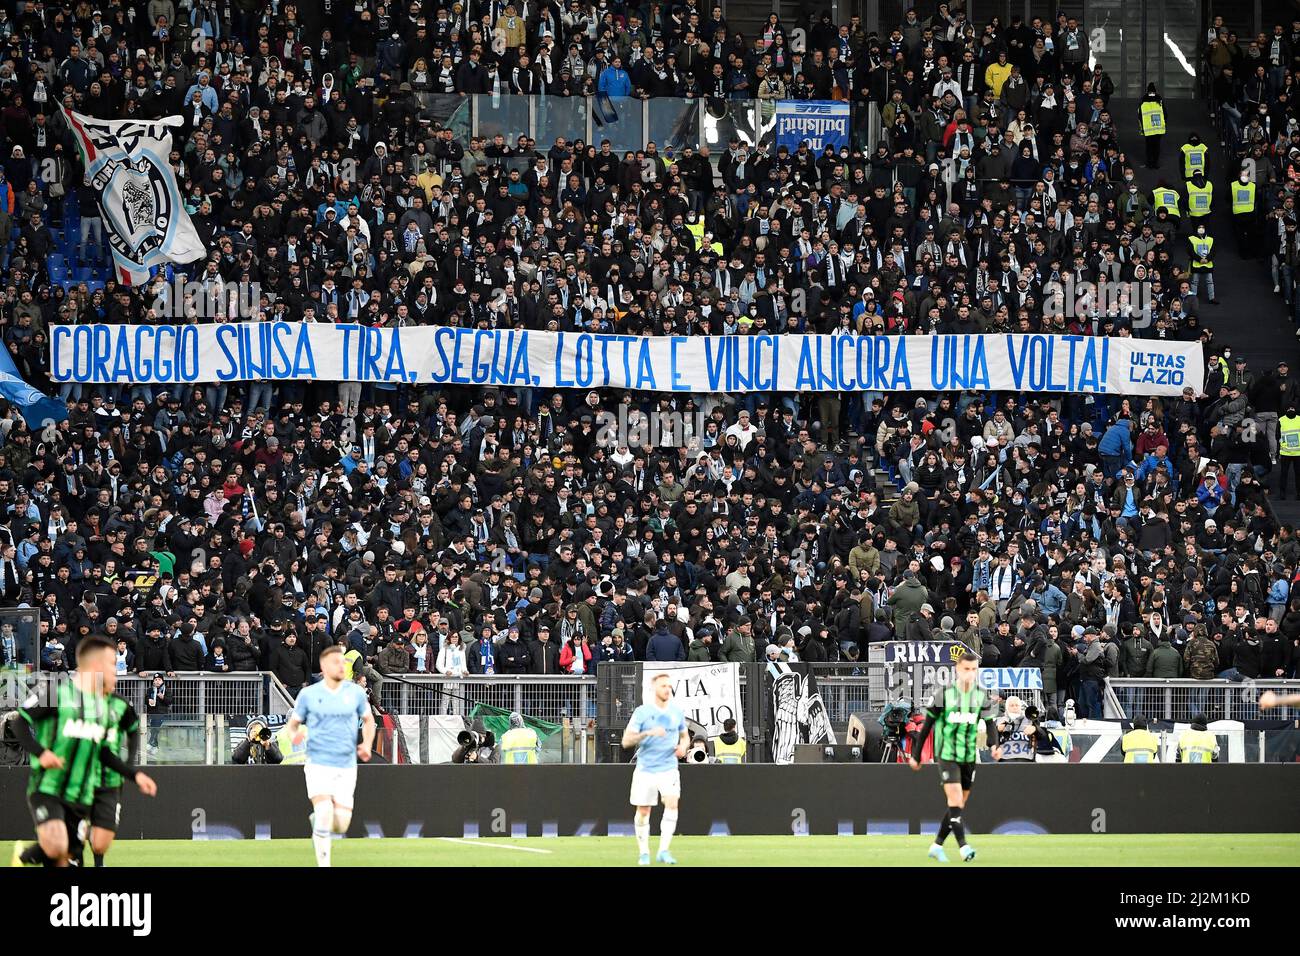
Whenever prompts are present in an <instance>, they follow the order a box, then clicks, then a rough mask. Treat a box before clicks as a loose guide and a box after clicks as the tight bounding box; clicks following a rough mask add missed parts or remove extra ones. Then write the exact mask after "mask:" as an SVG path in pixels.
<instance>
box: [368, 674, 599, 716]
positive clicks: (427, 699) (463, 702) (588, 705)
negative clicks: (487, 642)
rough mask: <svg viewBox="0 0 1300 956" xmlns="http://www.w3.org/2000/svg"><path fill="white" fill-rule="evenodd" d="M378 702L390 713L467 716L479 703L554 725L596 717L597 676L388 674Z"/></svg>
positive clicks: (380, 690)
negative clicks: (569, 720) (566, 720)
mask: <svg viewBox="0 0 1300 956" xmlns="http://www.w3.org/2000/svg"><path fill="white" fill-rule="evenodd" d="M379 702H380V704H381V705H382V706H383V708H384V710H386V711H387V712H388V713H390V714H410V715H416V716H440V715H452V716H456V717H468V716H470V715H471V714H472V713H473V712H474V709H475V707H476V706H478V705H482V706H483V707H489V708H495V709H497V710H504V711H518V712H519V713H521V714H527V715H528V716H529V717H534V718H536V719H538V720H545V721H547V722H549V723H553V724H558V723H560V722H561V721H563V720H565V719H566V718H568V719H572V720H578V719H583V720H586V719H589V718H594V717H595V716H596V678H595V677H573V676H569V675H567V674H566V675H555V676H541V675H528V676H526V677H524V676H521V677H515V676H513V675H508V674H496V675H493V676H490V677H489V676H484V675H481V674H478V675H472V676H466V677H443V676H441V675H437V674H389V675H386V676H385V677H384V679H383V683H382V684H381V685H380V687H379Z"/></svg>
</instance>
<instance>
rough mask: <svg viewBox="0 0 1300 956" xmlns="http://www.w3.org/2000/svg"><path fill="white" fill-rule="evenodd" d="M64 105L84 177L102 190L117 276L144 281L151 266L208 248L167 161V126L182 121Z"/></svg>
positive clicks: (186, 257)
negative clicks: (123, 116) (103, 115)
mask: <svg viewBox="0 0 1300 956" xmlns="http://www.w3.org/2000/svg"><path fill="white" fill-rule="evenodd" d="M59 108H60V109H61V110H63V116H64V118H65V119H66V120H67V121H68V126H69V127H70V128H71V129H72V138H73V140H74V141H75V142H76V144H77V149H78V150H79V151H80V152H81V160H82V162H83V163H84V164H85V167H86V182H87V183H88V184H89V185H91V186H93V187H94V189H95V190H96V191H97V192H98V193H99V208H100V212H101V214H102V218H103V223H104V232H105V233H106V234H107V236H108V243H109V246H110V247H111V248H112V250H113V262H114V264H115V266H116V272H117V275H116V278H117V281H119V282H121V283H122V284H123V285H140V284H141V283H143V282H144V281H145V280H146V279H148V278H149V269H150V267H152V266H157V265H162V264H163V263H165V262H191V261H193V260H194V259H199V258H202V257H203V256H204V255H205V254H206V250H205V249H204V248H203V242H202V240H201V239H199V234H198V232H196V231H195V229H194V223H193V222H191V221H190V216H189V213H187V212H186V211H185V206H184V203H183V200H182V197H181V193H180V188H179V187H178V186H177V184H176V173H175V172H173V170H172V168H171V166H170V165H169V164H170V160H171V151H172V134H171V132H170V130H169V127H173V126H182V125H184V120H182V119H181V118H180V117H179V116H168V117H165V118H163V119H157V120H101V119H95V117H93V116H83V115H81V114H80V113H74V112H72V111H71V110H67V109H63V107H59ZM88 213H89V210H83V211H82V214H83V215H87V214H88Z"/></svg>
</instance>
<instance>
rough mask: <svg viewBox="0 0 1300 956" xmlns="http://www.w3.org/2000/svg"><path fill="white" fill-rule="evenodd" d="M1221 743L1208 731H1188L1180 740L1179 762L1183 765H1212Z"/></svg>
mask: <svg viewBox="0 0 1300 956" xmlns="http://www.w3.org/2000/svg"><path fill="white" fill-rule="evenodd" d="M1218 746H1219V742H1218V740H1217V739H1215V736H1214V734H1212V733H1210V732H1209V731H1208V730H1188V731H1186V732H1184V733H1183V735H1182V737H1180V738H1179V739H1178V754H1179V760H1180V761H1181V762H1182V763H1212V762H1213V761H1214V751H1215V750H1217V749H1218Z"/></svg>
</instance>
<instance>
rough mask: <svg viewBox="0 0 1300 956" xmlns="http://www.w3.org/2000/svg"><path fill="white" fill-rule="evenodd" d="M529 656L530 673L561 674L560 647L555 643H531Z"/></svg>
mask: <svg viewBox="0 0 1300 956" xmlns="http://www.w3.org/2000/svg"><path fill="white" fill-rule="evenodd" d="M528 656H529V661H528V673H530V674H558V673H560V645H559V644H557V643H555V641H530V642H529V644H528Z"/></svg>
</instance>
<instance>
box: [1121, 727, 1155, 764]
mask: <svg viewBox="0 0 1300 956" xmlns="http://www.w3.org/2000/svg"><path fill="white" fill-rule="evenodd" d="M1119 746H1120V750H1122V751H1123V752H1124V762H1125V763H1159V762H1160V738H1159V737H1157V736H1156V735H1155V734H1153V733H1152V732H1151V731H1149V730H1130V731H1129V732H1128V733H1126V734H1125V735H1124V738H1123V739H1122V740H1121V741H1120V744H1119Z"/></svg>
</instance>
